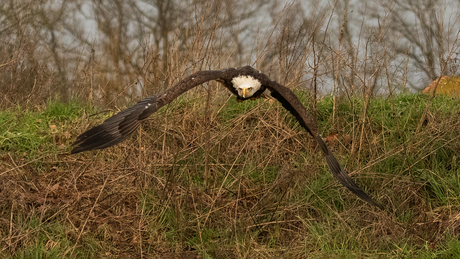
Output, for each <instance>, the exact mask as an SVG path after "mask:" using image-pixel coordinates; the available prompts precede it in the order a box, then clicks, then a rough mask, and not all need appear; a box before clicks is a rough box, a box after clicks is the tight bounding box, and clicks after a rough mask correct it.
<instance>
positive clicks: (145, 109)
mask: <svg viewBox="0 0 460 259" xmlns="http://www.w3.org/2000/svg"><path fill="white" fill-rule="evenodd" d="M210 80H215V81H217V82H219V83H221V84H222V85H224V86H225V87H226V88H227V89H228V90H229V91H230V92H232V93H233V94H234V95H236V98H237V100H238V101H244V100H247V99H251V98H257V97H260V96H261V95H262V93H263V92H264V91H266V90H268V91H269V93H270V95H271V96H272V97H273V98H275V99H277V100H278V101H279V102H281V104H282V105H283V107H284V108H286V109H287V110H288V111H289V112H290V113H291V114H292V115H294V116H295V117H296V119H297V120H298V122H299V123H300V125H301V126H302V127H303V128H304V129H305V130H306V131H307V132H308V133H310V135H311V136H312V137H313V138H314V139H315V140H316V142H317V143H318V145H319V147H320V150H321V152H322V154H323V156H324V158H325V159H326V162H327V165H328V166H329V169H330V170H331V172H332V174H333V176H334V177H335V178H336V179H337V180H338V181H339V182H340V183H341V184H342V185H344V186H345V187H347V188H348V189H349V190H350V191H351V192H353V193H354V194H355V195H357V196H358V197H359V198H361V199H363V200H364V201H366V202H368V203H369V204H371V205H373V206H376V207H378V208H380V209H383V206H382V205H381V204H379V203H377V202H376V201H374V200H373V199H372V198H371V197H369V195H367V194H366V193H365V192H364V191H363V190H362V189H361V188H360V187H359V186H358V185H357V184H356V183H355V182H354V181H353V179H351V177H350V176H349V175H348V174H347V171H346V170H345V169H343V168H342V167H341V166H340V164H339V162H338V161H337V159H336V158H335V157H334V155H333V154H332V152H331V151H330V150H329V148H328V147H327V146H326V143H324V141H323V138H322V137H321V136H320V134H319V132H318V126H317V124H316V122H315V121H314V120H313V118H312V116H311V115H310V114H309V113H308V112H307V110H306V109H305V107H304V106H303V104H302V103H301V102H300V101H299V99H298V98H297V96H296V95H295V94H294V93H293V92H292V91H291V90H290V89H289V88H287V87H285V86H283V85H281V84H279V83H277V82H275V81H272V80H270V78H269V77H268V76H267V75H265V74H263V73H261V72H260V71H257V70H255V69H254V68H252V67H250V66H245V67H241V68H229V69H224V70H212V71H199V72H196V73H193V74H192V75H190V76H188V77H186V78H185V79H183V80H181V81H180V82H178V83H177V84H176V85H174V86H173V87H171V88H169V89H168V90H166V91H165V92H164V93H161V94H155V95H153V96H150V97H147V98H145V99H143V100H141V101H139V102H138V103H137V104H135V105H134V106H132V107H130V108H128V109H126V110H123V111H121V112H119V113H118V114H116V115H114V116H112V117H110V118H108V119H107V120H105V121H104V122H103V123H102V124H101V125H99V126H96V127H94V128H92V129H90V130H88V131H86V132H84V133H83V134H81V135H80V136H78V137H77V139H76V141H75V142H74V143H73V144H72V146H73V147H74V148H73V149H72V151H71V153H72V154H75V153H79V152H83V151H87V150H93V149H102V148H107V147H110V146H113V145H116V144H118V143H120V142H122V141H123V140H125V139H126V138H128V137H129V136H130V135H131V134H132V133H133V132H134V131H135V130H136V129H137V128H138V127H139V125H140V123H141V122H142V121H143V120H145V119H146V118H148V117H149V116H150V115H152V114H153V113H154V112H156V111H157V110H158V109H160V108H161V107H163V106H165V105H167V104H169V103H171V102H172V101H173V100H174V99H176V98H177V97H178V96H179V95H181V94H183V93H184V92H186V91H188V90H190V89H192V88H193V87H195V86H198V85H201V84H203V83H205V82H208V81H210Z"/></svg>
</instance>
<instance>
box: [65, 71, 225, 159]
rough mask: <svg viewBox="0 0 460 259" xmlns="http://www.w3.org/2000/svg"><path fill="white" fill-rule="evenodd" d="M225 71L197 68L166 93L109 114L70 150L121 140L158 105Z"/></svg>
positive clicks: (160, 105) (74, 151) (81, 149)
mask: <svg viewBox="0 0 460 259" xmlns="http://www.w3.org/2000/svg"><path fill="white" fill-rule="evenodd" d="M224 74H225V71H219V70H217V71H200V72H196V73H194V74H192V75H190V76H188V77H186V78H185V79H183V80H181V81H180V82H179V83H177V84H176V85H174V86H173V87H171V88H169V89H168V90H166V91H165V92H164V93H163V94H156V95H154V96H150V97H147V98H145V99H143V100H141V101H139V102H138V103H137V104H135V105H134V106H132V107H130V108H128V109H126V110H123V111H121V112H119V113H117V114H116V115H114V116H112V117H110V118H108V119H107V120H105V121H104V122H103V123H102V124H101V125H99V126H96V127H94V128H92V129H90V130H88V131H86V132H84V133H83V134H81V135H80V136H78V137H77V139H76V141H75V142H74V143H73V144H72V146H74V148H73V149H72V151H71V153H72V154H75V153H79V152H83V151H87V150H93V149H101V148H107V147H111V146H113V145H116V144H118V143H120V142H122V141H123V140H125V139H127V138H128V137H129V136H130V135H131V134H132V133H133V132H134V131H135V130H136V129H137V128H138V127H139V125H140V123H141V122H142V120H144V119H146V118H148V117H149V116H150V115H152V114H153V113H154V112H156V111H157V110H158V109H160V108H161V107H163V106H164V105H166V104H168V103H170V102H172V101H173V100H174V99H176V98H177V97H178V96H179V95H181V94H183V93H184V92H186V91H188V90H190V89H192V88H193V87H195V86H198V85H200V84H203V83H205V82H207V81H210V80H217V79H220V78H221V77H222V76H223V75H224Z"/></svg>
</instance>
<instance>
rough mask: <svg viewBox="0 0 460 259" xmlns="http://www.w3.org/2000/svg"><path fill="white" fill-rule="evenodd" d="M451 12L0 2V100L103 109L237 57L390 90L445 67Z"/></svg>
mask: <svg viewBox="0 0 460 259" xmlns="http://www.w3.org/2000/svg"><path fill="white" fill-rule="evenodd" d="M457 10H458V3H457V2H455V3H454V2H449V1H442V0H417V1H409V2H407V1H400V0H392V1H386V2H385V3H383V2H381V1H375V2H373V3H372V2H369V3H367V4H365V5H363V4H360V3H354V2H353V1H352V2H350V1H340V0H337V1H331V2H326V1H315V0H311V1H309V2H308V3H305V2H303V1H292V2H289V3H287V4H285V3H284V2H283V1H278V0H264V1H259V0H257V1H256V0H245V1H232V0H221V1H207V0H193V1H191V0H186V1H182V0H181V1H178V0H177V1H174V0H171V1H165V0H110V1H108V0H76V1H70V0H61V1H50V0H38V1H37V0H33V1H32V0H19V1H17V0H7V1H2V2H1V3H0V39H1V40H0V41H1V44H0V92H1V97H0V105H1V107H11V106H14V105H16V104H21V105H35V104H40V103H42V102H44V101H46V100H47V99H49V98H54V97H57V96H59V98H60V99H61V100H64V101H65V100H68V99H70V98H79V99H81V100H83V101H90V102H91V103H92V104H94V103H96V104H99V103H104V104H106V105H107V104H111V103H113V102H114V101H117V102H118V101H119V100H123V101H124V102H125V101H126V99H125V100H124V98H120V97H125V98H131V97H136V98H138V97H139V96H146V95H150V94H152V93H154V92H157V91H160V90H162V89H164V88H167V87H168V86H169V85H171V83H173V82H175V81H176V80H177V79H178V78H181V77H182V76H183V75H184V74H186V73H190V72H193V71H196V70H202V69H221V68H226V67H235V66H242V65H248V64H249V65H253V66H256V67H257V68H258V69H261V70H263V71H264V72H265V73H268V74H270V76H272V77H273V78H275V79H276V80H279V81H281V82H282V83H285V84H287V85H289V86H290V87H299V86H300V87H309V88H312V89H313V90H314V91H313V92H314V94H315V96H316V95H317V94H319V93H323V94H325V93H331V92H333V93H334V94H337V93H345V94H348V95H349V94H363V95H364V96H372V95H375V94H379V93H392V92H394V91H401V90H404V89H405V88H406V87H407V86H411V87H412V88H413V87H414V86H418V87H420V86H423V85H424V84H425V83H427V82H429V81H431V80H433V79H435V78H437V77H438V76H440V75H441V74H442V75H445V74H455V73H457V66H458V63H457V53H458V45H459V44H458V36H459V35H458V31H459V24H460V23H459V21H458V19H459V17H460V16H459V15H458V13H457Z"/></svg>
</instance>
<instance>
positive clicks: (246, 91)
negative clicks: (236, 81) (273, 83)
mask: <svg viewBox="0 0 460 259" xmlns="http://www.w3.org/2000/svg"><path fill="white" fill-rule="evenodd" d="M241 91H242V92H243V98H246V94H248V89H247V88H246V87H244V88H243V89H241Z"/></svg>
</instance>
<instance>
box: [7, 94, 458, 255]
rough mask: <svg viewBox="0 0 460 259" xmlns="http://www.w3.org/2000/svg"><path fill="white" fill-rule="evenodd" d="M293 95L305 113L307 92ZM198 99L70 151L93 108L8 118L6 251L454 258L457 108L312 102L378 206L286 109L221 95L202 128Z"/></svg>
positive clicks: (406, 100) (413, 102)
mask: <svg viewBox="0 0 460 259" xmlns="http://www.w3.org/2000/svg"><path fill="white" fill-rule="evenodd" d="M296 94H298V95H299V98H300V99H301V101H302V102H303V103H305V104H306V105H307V106H309V105H308V103H310V102H311V100H310V97H309V96H308V95H307V94H304V93H303V92H302V91H298V92H296ZM203 100H206V96H202V97H196V96H193V97H190V99H187V98H185V97H184V98H181V99H179V100H178V101H177V102H174V103H173V104H172V105H170V107H165V108H162V109H161V110H160V111H159V112H158V113H157V114H155V115H153V116H152V119H151V120H149V121H147V122H146V123H145V124H144V126H143V130H144V132H143V133H142V135H141V136H139V135H136V136H134V137H133V138H131V139H129V140H127V141H126V142H124V143H122V144H121V145H119V146H117V147H113V148H109V149H107V150H103V151H94V152H86V153H83V154H79V155H72V156H71V155H67V154H65V152H67V151H69V150H70V148H69V146H70V144H71V143H72V141H73V140H74V139H75V137H76V136H77V135H78V134H80V133H81V132H82V131H83V130H85V129H87V124H88V120H90V124H91V125H96V124H97V123H100V122H102V121H103V120H104V119H106V118H107V117H108V116H109V114H101V115H98V116H95V117H88V115H90V114H94V113H95V112H94V110H92V109H91V108H89V107H85V106H84V105H82V104H80V103H78V102H73V103H66V104H63V103H60V102H58V101H52V102H49V103H48V104H47V105H46V107H44V108H43V109H37V110H34V111H29V110H23V109H21V107H16V108H15V109H13V110H7V111H1V112H0V151H1V152H2V155H1V159H2V161H3V162H4V164H3V165H1V166H2V169H3V168H5V169H6V170H8V172H9V173H8V174H3V175H1V177H3V178H2V179H1V180H2V182H3V183H4V187H3V188H2V189H1V190H0V194H1V195H2V196H1V197H8V198H5V202H3V205H2V207H1V208H2V211H1V212H0V215H1V219H2V221H1V222H2V223H1V225H0V227H1V228H0V230H1V231H0V233H1V236H0V240H1V241H0V242H1V246H2V247H5V248H6V249H4V250H3V251H2V252H1V255H2V256H3V257H6V258H61V257H63V256H70V253H71V252H72V248H73V246H74V245H75V244H77V246H76V247H75V250H74V251H73V254H72V256H73V257H74V258H81V257H83V258H99V257H101V256H106V257H110V255H114V256H115V257H116V256H121V257H123V256H130V255H133V256H136V255H139V254H140V251H141V250H142V253H144V255H146V253H147V254H149V255H152V256H159V257H162V256H178V257H180V255H182V254H181V253H189V254H190V255H191V256H201V257H202V258H222V257H228V258H239V257H251V258H253V257H280V258H291V257H292V258H305V257H311V258H331V257H332V258H357V257H364V258H452V257H454V256H456V255H458V254H459V253H460V242H459V241H458V237H459V230H458V227H459V226H458V223H457V222H458V215H460V195H459V194H460V167H459V162H458V159H459V158H458V157H459V153H458V150H459V148H460V138H458V131H459V130H460V125H459V124H458V123H457V121H459V120H458V119H459V116H458V115H459V114H460V103H459V102H458V100H453V99H452V98H449V97H441V96H440V97H436V98H435V99H433V101H432V102H431V103H430V101H429V98H428V97H426V96H423V95H401V96H395V97H394V98H389V99H385V98H375V99H372V100H371V101H370V103H369V106H368V109H367V110H366V112H365V113H364V108H365V107H364V101H363V100H362V99H360V98H354V99H352V100H351V101H350V100H347V99H345V100H342V101H340V103H339V105H338V107H337V117H336V119H335V121H333V120H332V102H333V101H332V98H329V97H327V98H324V99H322V100H321V101H320V102H318V109H319V110H318V120H319V128H320V131H321V132H322V134H323V135H325V136H326V135H328V134H329V133H330V132H334V133H335V134H337V136H338V137H339V140H340V141H341V143H329V145H330V146H331V149H332V150H333V151H334V153H335V154H336V156H337V158H338V160H339V162H340V163H341V164H342V165H344V166H345V167H346V168H347V169H348V170H349V172H352V173H353V177H354V179H355V180H356V181H357V182H358V184H359V185H360V186H361V187H362V188H363V189H364V190H365V191H366V192H368V193H369V194H370V195H371V196H372V197H375V199H376V200H378V201H379V202H381V203H383V204H384V206H385V211H380V210H378V209H375V208H372V207H370V206H369V205H367V204H365V203H364V202H362V201H361V200H359V199H358V198H357V197H356V196H354V195H353V194H351V193H350V192H349V191H348V190H347V189H346V188H343V187H342V186H341V185H340V184H339V183H337V181H336V180H335V179H334V178H333V177H332V175H331V174H330V172H329V170H328V168H327V166H326V164H325V162H324V161H323V158H322V156H321V154H320V153H319V150H318V148H317V147H316V146H315V145H314V143H313V141H312V139H311V138H310V137H309V136H308V135H307V133H306V132H305V130H303V129H302V128H301V127H299V124H298V123H297V122H296V121H295V120H294V119H293V117H292V116H291V115H289V113H288V112H286V111H285V110H284V109H283V108H282V107H281V106H280V105H279V104H276V103H270V102H267V101H264V100H256V101H247V102H242V103H238V102H236V100H235V99H234V98H231V99H230V100H229V101H228V102H227V104H226V105H225V106H223V103H224V102H225V101H226V99H225V100H224V99H219V101H217V105H216V103H215V102H216V100H213V101H212V102H213V104H212V105H211V106H210V108H211V110H210V114H212V116H211V117H212V118H214V119H209V120H207V119H206V118H204V116H203V114H204V107H205V101H203ZM428 104H429V105H430V106H429V109H428V116H427V121H426V122H423V121H422V122H421V120H420V118H421V117H422V115H423V113H424V112H425V110H426V107H427V105H428ZM217 111H219V113H217ZM166 113H167V114H168V116H167V117H168V118H167V121H168V125H165V124H164V123H165V121H166V119H165V118H164V117H165V115H166ZM363 116H365V117H363ZM363 118H365V120H364V121H365V123H364V124H362V122H363ZM420 123H422V124H420ZM51 125H55V127H54V126H51ZM362 130H364V131H362ZM68 135H70V137H68ZM345 135H349V136H351V138H352V140H353V145H355V147H354V148H355V149H354V151H353V152H352V144H348V143H346V142H345V141H343V136H345ZM139 140H142V142H141V143H139ZM163 141H164V146H163ZM139 146H142V147H143V150H139ZM163 147H164V148H165V149H163ZM358 147H359V149H358ZM206 148H209V149H208V150H207V152H206ZM7 154H10V155H11V157H12V158H13V159H14V163H12V162H11V158H10V156H8V155H7ZM44 155H48V156H46V157H45V158H40V157H42V156H44ZM34 159H35V160H36V161H35V160H34ZM28 161H34V162H33V163H30V164H26V163H27V162H28ZM206 161H208V165H206ZM206 168H208V170H209V178H208V179H206V177H205V175H204V172H205V169H206ZM11 215H13V217H12V216H11ZM71 215H75V216H71ZM40 219H41V220H40ZM40 222H42V223H41V224H40ZM85 222H86V223H85ZM83 224H86V225H85V229H84V231H83V234H82V235H81V237H80V238H78V235H79V234H80V232H81V230H82V227H83ZM77 239H78V241H77Z"/></svg>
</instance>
